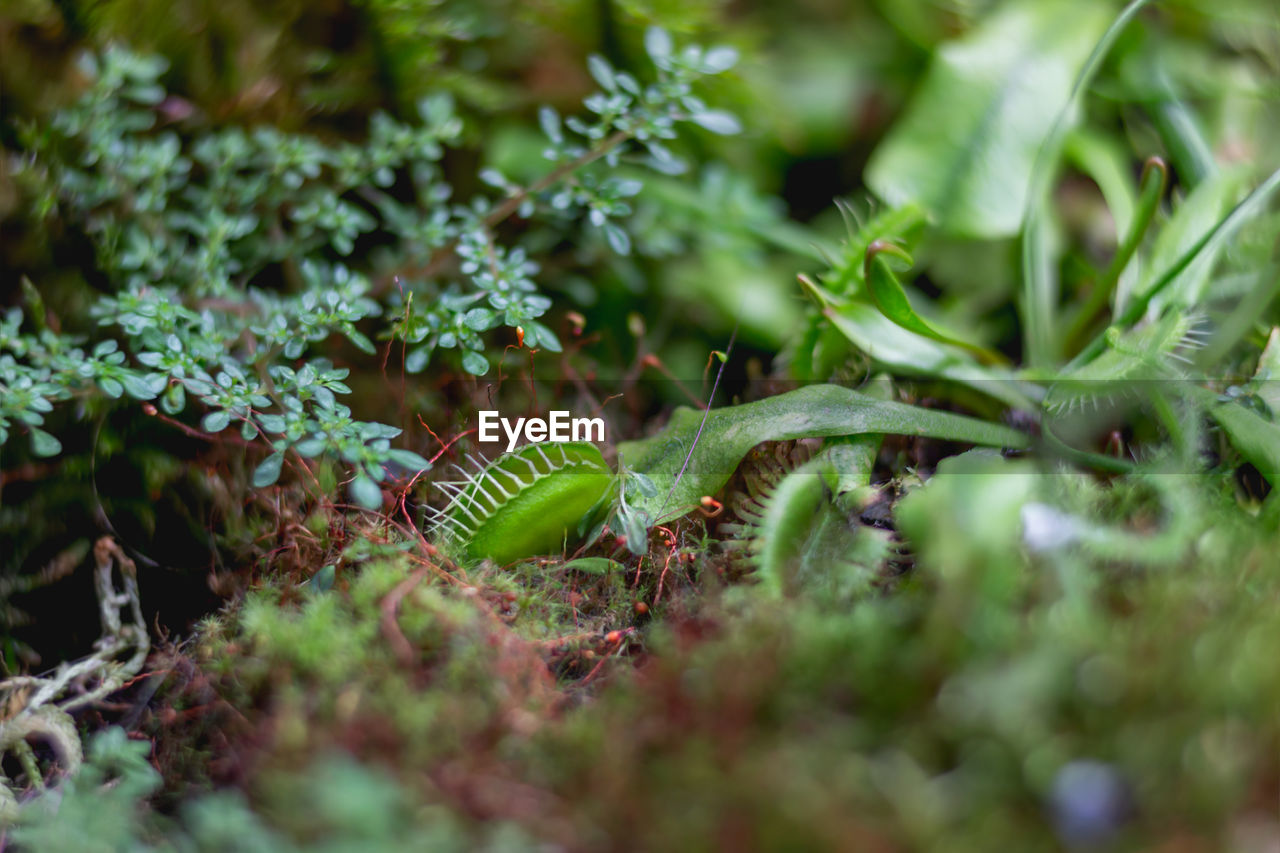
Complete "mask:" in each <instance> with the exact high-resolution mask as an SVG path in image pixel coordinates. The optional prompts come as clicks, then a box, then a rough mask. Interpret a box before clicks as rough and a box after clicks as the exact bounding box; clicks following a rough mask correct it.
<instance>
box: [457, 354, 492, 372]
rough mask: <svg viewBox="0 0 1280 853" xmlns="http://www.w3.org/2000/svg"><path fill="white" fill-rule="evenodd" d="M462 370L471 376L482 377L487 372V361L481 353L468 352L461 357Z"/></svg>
mask: <svg viewBox="0 0 1280 853" xmlns="http://www.w3.org/2000/svg"><path fill="white" fill-rule="evenodd" d="M462 369H463V370H465V371H467V373H470V374H472V375H473V376H484V375H485V374H486V373H488V372H489V359H487V358H485V357H484V354H483V353H478V352H476V351H474V350H468V351H467V352H466V353H464V354H463V356H462Z"/></svg>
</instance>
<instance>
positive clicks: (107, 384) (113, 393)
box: [98, 376, 124, 400]
mask: <svg viewBox="0 0 1280 853" xmlns="http://www.w3.org/2000/svg"><path fill="white" fill-rule="evenodd" d="M98 387H99V388H101V389H102V393H103V394H106V395H107V396H108V397H110V398H111V399H113V400H119V399H120V395H122V394H123V393H124V386H123V385H121V384H120V382H119V381H117V380H115V379H112V378H111V377H110V376H104V377H102V378H101V379H99V380H98Z"/></svg>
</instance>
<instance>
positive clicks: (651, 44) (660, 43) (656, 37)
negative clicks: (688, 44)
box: [644, 27, 674, 65]
mask: <svg viewBox="0 0 1280 853" xmlns="http://www.w3.org/2000/svg"><path fill="white" fill-rule="evenodd" d="M644 49H645V52H646V53H648V54H649V58H650V59H652V60H653V61H654V63H655V64H658V65H661V64H662V63H663V62H664V61H665V60H667V59H669V58H670V57H671V51H672V50H673V49H674V46H673V45H672V43H671V36H670V35H669V34H668V33H667V31H666V30H664V29H662V27H649V29H647V30H645V33H644Z"/></svg>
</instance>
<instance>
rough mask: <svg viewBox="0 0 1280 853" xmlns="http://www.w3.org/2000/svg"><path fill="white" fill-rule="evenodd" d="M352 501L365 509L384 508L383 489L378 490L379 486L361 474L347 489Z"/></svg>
mask: <svg viewBox="0 0 1280 853" xmlns="http://www.w3.org/2000/svg"><path fill="white" fill-rule="evenodd" d="M347 490H348V493H349V494H350V495H351V500H352V502H354V503H355V504H357V505H358V506H362V507H364V508H365V509H380V508H381V507H382V489H380V488H378V484H377V483H375V482H374V481H373V480H371V479H369V478H368V477H366V476H364V475H363V474H361V475H360V476H358V477H356V478H355V479H354V480H352V481H351V485H349V486H348V487H347Z"/></svg>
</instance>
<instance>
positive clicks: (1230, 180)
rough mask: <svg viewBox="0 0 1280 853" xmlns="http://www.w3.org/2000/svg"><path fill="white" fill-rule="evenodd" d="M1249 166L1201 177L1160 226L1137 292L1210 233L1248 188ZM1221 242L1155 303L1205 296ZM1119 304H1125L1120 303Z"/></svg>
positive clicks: (1200, 256) (1197, 259) (1184, 302)
mask: <svg viewBox="0 0 1280 853" xmlns="http://www.w3.org/2000/svg"><path fill="white" fill-rule="evenodd" d="M1247 177H1248V170H1247V169H1223V170H1222V171H1218V172H1214V173H1213V174H1212V175H1210V176H1209V177H1208V178H1206V179H1205V180H1204V181H1202V182H1201V183H1200V184H1199V185H1198V186H1197V187H1196V188H1195V189H1194V190H1192V191H1191V194H1190V195H1189V196H1187V197H1186V199H1185V200H1184V201H1183V202H1182V204H1180V205H1178V208H1177V210H1175V211H1174V213H1173V216H1172V217H1171V218H1170V219H1169V221H1168V223H1167V224H1166V225H1165V226H1164V227H1163V228H1161V229H1160V234H1159V235H1158V236H1157V237H1156V240H1155V244H1154V245H1153V246H1152V248H1151V261H1150V263H1148V264H1147V266H1146V272H1147V275H1145V276H1144V277H1143V281H1142V283H1141V284H1140V285H1139V286H1138V288H1137V291H1138V293H1145V292H1146V291H1147V289H1148V288H1150V287H1151V286H1152V285H1153V284H1155V281H1156V276H1157V275H1158V274H1159V273H1162V272H1164V271H1165V270H1166V269H1168V268H1169V267H1170V266H1172V265H1173V264H1174V262H1176V261H1177V260H1178V257H1179V256H1180V255H1182V254H1183V253H1184V252H1186V251H1187V250H1189V249H1190V248H1191V247H1192V246H1194V245H1196V243H1197V242H1198V241H1200V240H1201V239H1203V238H1204V237H1205V236H1206V235H1207V234H1209V233H1210V232H1211V231H1212V230H1213V229H1214V228H1215V227H1216V226H1217V225H1218V223H1219V222H1221V221H1222V218H1223V217H1224V216H1226V215H1227V213H1228V211H1230V210H1231V207H1232V206H1233V205H1234V204H1235V203H1236V201H1237V200H1239V198H1240V194H1241V191H1242V190H1243V189H1244V188H1245V186H1246V184H1245V179H1246V178H1247ZM1221 251H1222V246H1221V244H1219V245H1217V246H1214V247H1211V248H1206V250H1205V251H1202V252H1200V253H1199V254H1198V255H1197V256H1196V257H1195V259H1194V260H1193V261H1192V262H1191V263H1190V264H1188V265H1187V266H1186V267H1185V268H1184V269H1183V270H1182V271H1181V272H1179V273H1178V274H1177V275H1176V276H1175V277H1174V279H1173V280H1172V281H1171V282H1170V283H1169V284H1168V286H1167V288H1166V289H1165V290H1164V293H1163V294H1161V295H1160V297H1159V298H1156V299H1153V300H1152V304H1153V305H1156V306H1161V305H1165V304H1168V303H1170V302H1174V303H1177V304H1179V305H1194V304H1196V303H1197V302H1200V301H1201V300H1202V299H1203V298H1204V294H1205V288H1206V286H1207V285H1208V283H1209V273H1210V272H1212V269H1213V263H1214V261H1215V260H1216V258H1217V256H1218V255H1219V254H1220V253H1221ZM1120 307H1121V308H1122V309H1123V308H1124V307H1125V306H1124V304H1123V303H1121V305H1120Z"/></svg>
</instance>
